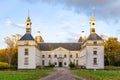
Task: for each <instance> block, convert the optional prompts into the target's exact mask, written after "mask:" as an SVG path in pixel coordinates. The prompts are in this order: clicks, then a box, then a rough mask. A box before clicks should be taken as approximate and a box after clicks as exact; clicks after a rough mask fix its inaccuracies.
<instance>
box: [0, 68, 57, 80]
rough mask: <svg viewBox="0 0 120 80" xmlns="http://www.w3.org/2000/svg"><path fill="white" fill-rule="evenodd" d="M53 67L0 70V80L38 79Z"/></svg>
mask: <svg viewBox="0 0 120 80" xmlns="http://www.w3.org/2000/svg"><path fill="white" fill-rule="evenodd" d="M53 71H55V70H53V69H40V70H17V71H0V80H38V79H39V78H41V77H44V76H47V75H48V74H50V73H51V72H53Z"/></svg>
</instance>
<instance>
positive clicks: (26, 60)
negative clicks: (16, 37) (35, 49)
mask: <svg viewBox="0 0 120 80" xmlns="http://www.w3.org/2000/svg"><path fill="white" fill-rule="evenodd" d="M28 64H29V63H28V57H26V58H25V59H24V65H28Z"/></svg>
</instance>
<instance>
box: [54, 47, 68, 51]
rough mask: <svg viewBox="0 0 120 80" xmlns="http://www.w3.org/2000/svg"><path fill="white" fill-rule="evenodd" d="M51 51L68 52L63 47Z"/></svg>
mask: <svg viewBox="0 0 120 80" xmlns="http://www.w3.org/2000/svg"><path fill="white" fill-rule="evenodd" d="M53 51H69V50H67V49H65V48H63V47H58V48H56V49H54V50H53Z"/></svg>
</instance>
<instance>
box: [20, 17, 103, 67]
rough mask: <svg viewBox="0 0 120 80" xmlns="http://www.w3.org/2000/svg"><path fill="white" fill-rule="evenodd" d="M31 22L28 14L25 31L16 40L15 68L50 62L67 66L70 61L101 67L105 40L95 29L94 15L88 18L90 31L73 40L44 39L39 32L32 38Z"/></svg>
mask: <svg viewBox="0 0 120 80" xmlns="http://www.w3.org/2000/svg"><path fill="white" fill-rule="evenodd" d="M31 24H32V23H31V20H30V17H29V16H28V18H27V20H26V33H25V34H24V35H23V36H22V38H21V39H20V40H19V41H18V69H36V68H37V67H46V66H50V65H51V64H52V65H55V67H69V64H70V63H71V62H72V63H74V64H75V65H77V66H83V67H85V68H86V69H104V41H103V40H102V38H101V37H100V36H99V35H98V34H97V33H96V22H95V18H94V16H92V17H91V20H90V35H89V36H88V37H86V36H85V35H81V36H80V38H79V40H78V42H76V43H45V42H44V40H43V38H42V36H41V35H40V32H38V35H37V36H36V37H35V38H33V36H32V35H31ZM82 33H84V32H83V31H82Z"/></svg>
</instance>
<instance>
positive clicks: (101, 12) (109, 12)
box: [23, 0, 120, 19]
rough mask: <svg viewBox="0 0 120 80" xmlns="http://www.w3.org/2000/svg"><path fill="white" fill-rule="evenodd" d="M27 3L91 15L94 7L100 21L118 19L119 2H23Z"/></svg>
mask: <svg viewBox="0 0 120 80" xmlns="http://www.w3.org/2000/svg"><path fill="white" fill-rule="evenodd" d="M23 1H26V2H29V3H36V2H38V1H39V2H43V3H48V4H56V5H57V4H62V5H64V6H65V7H66V8H69V9H74V11H75V12H77V13H85V14H87V15H91V14H92V7H95V14H96V15H97V17H99V18H101V19H113V18H114V19H119V17H120V14H119V13H120V0H23Z"/></svg>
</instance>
